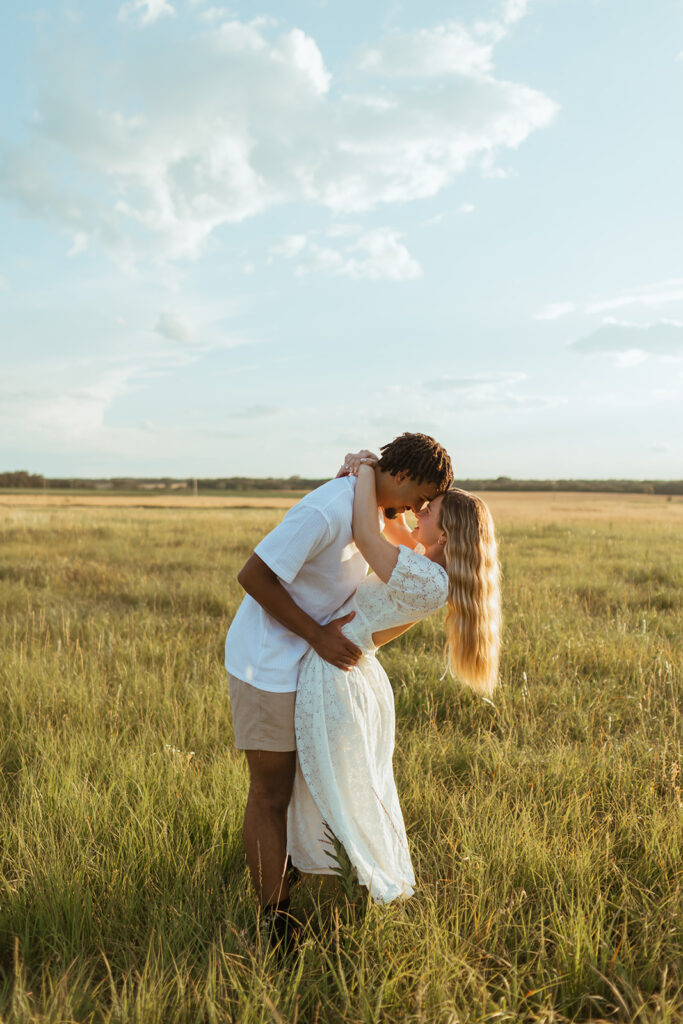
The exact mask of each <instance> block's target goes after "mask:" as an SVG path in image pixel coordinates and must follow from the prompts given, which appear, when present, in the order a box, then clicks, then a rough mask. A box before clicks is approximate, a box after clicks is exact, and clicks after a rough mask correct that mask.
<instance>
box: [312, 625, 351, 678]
mask: <svg viewBox="0 0 683 1024" xmlns="http://www.w3.org/2000/svg"><path fill="white" fill-rule="evenodd" d="M355 614H356V613H355V612H349V614H348V615H342V617H341V618H339V619H332V622H328V623H327V625H326V626H321V627H320V631H319V633H318V636H317V637H316V639H315V641H314V642H312V643H311V647H312V648H313V650H314V651H315V652H316V654H319V655H320V657H321V658H322V659H323V660H324V661H329V663H330V665H334V666H335V667H336V668H341V669H343V670H344V671H345V672H348V671H349V670H350V669H352V668H353V667H354V665H356V664H357V663H358V662H359V661H360V657H361V655H362V653H363V652H362V651H361V650H360V648H359V647H356V645H355V644H354V643H351V641H350V640H347V638H346V637H345V636H344V634H343V633H342V631H341V628H342V626H345V625H346V623H347V622H350V621H351V619H352V618H353V617H354V615H355Z"/></svg>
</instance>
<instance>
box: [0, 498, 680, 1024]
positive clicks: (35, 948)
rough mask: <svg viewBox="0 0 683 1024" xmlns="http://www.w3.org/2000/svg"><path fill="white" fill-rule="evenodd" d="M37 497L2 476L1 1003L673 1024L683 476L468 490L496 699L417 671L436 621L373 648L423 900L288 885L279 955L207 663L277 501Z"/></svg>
mask: <svg viewBox="0 0 683 1024" xmlns="http://www.w3.org/2000/svg"><path fill="white" fill-rule="evenodd" d="M24 497H25V496H24ZM41 498H42V496H36V498H35V500H34V501H33V503H32V504H30V503H28V502H27V501H23V502H14V503H13V502H10V501H8V500H7V496H2V497H1V498H0V534H1V540H2V548H1V552H0V608H1V615H0V630H1V634H0V1021H1V1022H3V1024H9V1022H28V1021H36V1022H38V1021H40V1022H48V1021H49V1022H57V1021H93V1022H94V1021H107V1022H112V1024H113V1022H124V1021H134V1020H135V1021H145V1022H156V1021H158V1022H159V1024H169V1022H175V1021H182V1022H194V1021H202V1022H204V1021H206V1022H212V1021H216V1022H222V1021H232V1020H234V1021H244V1022H252V1021H253V1022H256V1021H263V1022H281V1021H287V1022H291V1024H293V1022H294V1021H297V1022H299V1024H303V1022H306V1024H308V1022H319V1024H326V1022H328V1021H330V1022H338V1021H339V1022H341V1021H354V1022H355V1021H359V1022H360V1021H367V1022H370V1021H387V1022H395V1024H404V1022H415V1024H417V1022H429V1024H431V1022H439V1024H456V1022H460V1024H466V1022H470V1021H472V1022H475V1021H490V1022H496V1024H498V1022H508V1021H509V1022H513V1021H515V1022H516V1021H529V1022H537V1021H538V1022H541V1021H544V1022H562V1021H567V1020H572V1021H573V1020H601V1019H604V1020H619V1021H627V1020H629V1021H630V1020H638V1021H642V1022H659V1021H664V1022H666V1021H670V1022H672V1024H673V1022H676V1024H678V1022H680V1020H681V1017H682V1016H683V977H682V972H681V951H682V948H683V943H682V942H681V938H682V935H681V932H682V921H683V913H682V910H683V906H682V903H683V901H682V899H681V881H682V878H681V835H682V830H681V814H682V811H681V806H682V802H683V798H682V795H681V787H682V783H681V774H680V772H681V708H680V700H681V660H682V659H681V647H682V637H681V607H680V595H681V584H682V583H683V502H681V501H680V499H673V500H672V501H666V499H664V498H652V497H647V496H641V495H633V496H628V495H610V496H604V497H601V496H598V495H593V494H591V495H580V494H576V495H564V496H563V495H555V494H539V495H512V494H501V495H492V496H491V505H492V508H493V511H494V514H495V515H496V518H497V522H498V526H499V534H500V538H501V556H502V563H503V570H504V612H505V649H504V658H503V663H502V681H501V687H500V689H499V691H498V693H497V695H496V697H495V701H494V702H493V703H486V702H483V701H481V700H479V699H476V698H474V697H472V696H471V695H470V694H469V693H467V692H464V691H463V690H462V689H461V688H460V687H458V685H457V684H454V683H453V682H451V681H449V680H448V679H445V678H444V679H442V678H441V676H442V673H443V658H442V654H441V645H442V641H443V637H442V628H441V617H440V616H434V617H433V618H432V619H431V620H429V621H427V622H425V623H422V624H420V625H419V626H417V627H416V628H415V629H414V630H413V631H412V632H410V633H408V634H407V635H406V636H405V637H403V638H401V639H400V640H398V641H397V642H395V644H393V645H391V646H389V647H387V648H386V649H385V650H384V652H382V654H381V658H382V660H383V662H384V664H385V666H386V668H387V671H388V673H389V677H390V679H391V681H392V683H393V686H394V692H395V696H396V710H397V751H396V756H395V771H396V776H397V782H398V787H399V792H400V794H401V798H402V804H403V809H404V814H405V818H406V825H407V828H408V835H409V840H410V842H411V850H412V855H413V862H414V866H415V870H416V874H417V877H418V887H417V892H416V895H415V897H413V899H412V900H410V901H408V902H407V903H406V904H403V905H391V906H389V907H388V908H378V907H375V906H374V905H367V903H366V902H365V901H364V900H363V899H362V898H360V899H355V900H352V901H350V900H349V899H348V898H347V897H346V896H345V895H344V893H343V892H342V890H341V887H340V885H339V883H338V882H336V881H335V880H329V879H328V880H326V881H324V882H320V881H319V880H317V879H313V878H312V879H309V880H307V881H306V882H305V883H304V884H303V885H302V886H301V887H299V888H298V889H297V890H295V894H294V899H293V903H294V904H295V906H296V907H297V908H298V909H299V910H300V911H301V913H302V914H307V915H309V916H310V919H311V925H310V928H309V929H308V935H307V938H306V941H305V942H304V945H303V947H302V951H301V954H300V956H299V957H298V958H296V959H294V960H292V961H290V962H287V963H285V964H281V963H279V962H278V961H276V960H274V959H273V958H272V956H266V955H265V953H264V951H263V950H262V949H261V948H260V946H259V943H258V940H257V933H256V931H255V928H254V924H255V914H254V903H253V899H252V896H251V892H250V888H249V884H248V879H247V873H246V868H245V863H244V858H243V852H242V848H241V837H240V830H241V816H242V810H243V805H244V801H245V796H246V773H245V769H244V765H243V763H242V761H241V756H240V755H238V754H236V753H235V751H234V750H233V747H232V734H231V725H230V709H229V704H228V700H227V692H226V683H225V676H224V670H223V668H222V660H223V642H224V637H225V632H226V628H227V625H228V623H229V621H230V619H231V616H232V615H233V613H234V611H235V609H236V607H237V605H238V603H239V600H240V591H239V587H238V585H237V583H236V581H235V572H236V570H237V569H238V568H239V566H240V565H241V564H242V562H243V561H244V559H245V558H246V556H247V555H248V553H249V552H250V550H251V549H252V547H253V545H254V544H255V543H256V541H257V540H258V539H259V538H260V537H261V536H262V535H263V533H265V532H266V531H267V530H268V529H270V528H271V527H272V526H274V525H275V523H276V522H277V521H278V520H279V518H280V517H281V515H282V508H268V507H264V505H263V503H262V504H261V505H260V506H257V507H254V508H250V509H241V508H230V507H227V506H226V505H219V506H216V505H214V504H213V503H211V502H209V503H208V504H206V503H204V502H205V499H202V498H201V497H200V498H199V499H198V502H199V507H197V501H195V502H192V500H191V499H188V498H187V497H185V498H184V499H182V500H183V504H184V505H185V506H188V507H186V508H183V507H173V506H171V507H155V508H136V507H126V506H125V505H123V506H121V505H120V504H119V503H116V505H114V503H113V501H112V500H111V499H110V500H109V502H108V506H109V507H107V506H106V505H105V506H97V505H90V506H89V507H88V503H87V502H86V503H85V504H83V501H82V499H79V501H80V502H81V506H82V507H76V508H74V507H69V505H68V504H65V502H64V501H62V503H61V505H60V503H59V502H54V501H53V500H52V498H51V496H49V495H48V496H46V497H45V498H44V499H42V500H43V502H44V503H43V504H41ZM162 500H163V499H162ZM206 501H208V499H206ZM146 503H148V504H153V500H152V499H151V498H150V499H149V500H147V499H146ZM267 503H268V502H267V501H266V503H265V504H266V505H267Z"/></svg>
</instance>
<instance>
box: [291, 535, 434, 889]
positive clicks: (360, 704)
mask: <svg viewBox="0 0 683 1024" xmlns="http://www.w3.org/2000/svg"><path fill="white" fill-rule="evenodd" d="M447 593H448V577H447V575H446V572H445V570H444V569H442V568H441V566H439V565H437V564H436V563H435V562H431V561H430V560H429V559H428V558H425V557H424V556H423V555H419V554H417V553H416V552H414V551H411V550H410V548H407V547H400V548H399V554H398V561H397V563H396V566H395V568H394V571H393V572H392V574H391V578H390V579H389V581H388V583H382V581H381V580H380V579H378V578H377V576H375V575H371V576H368V577H367V579H366V580H364V581H363V582H362V583H361V585H360V586H359V587H358V590H357V591H356V593H355V594H354V595H353V597H351V598H350V599H349V600H348V601H347V602H346V604H344V605H343V606H342V607H341V608H340V609H339V611H338V612H336V613H335V618H336V617H337V616H339V615H345V614H347V613H348V612H350V611H355V613H356V615H355V618H354V619H352V620H351V622H349V623H347V624H346V625H345V626H344V629H343V631H344V634H345V635H346V636H347V637H348V638H349V639H350V640H353V642H354V643H355V644H357V645H358V646H359V647H360V648H361V650H362V651H363V656H362V658H361V659H360V661H359V662H358V664H357V665H356V667H355V668H353V669H352V670H351V671H350V672H344V671H342V670H341V669H338V668H335V667H334V665H330V664H329V662H327V661H324V660H323V659H322V658H321V657H320V656H319V655H317V654H316V653H315V651H313V650H311V651H309V652H308V654H307V655H306V656H305V658H304V659H303V661H302V663H301V671H300V673H299V683H298V689H297V697H296V717H295V723H296V742H297V754H298V758H297V769H296V778H295V782H294V791H293V794H292V799H291V802H290V805H289V811H288V815H287V845H288V850H289V853H290V855H291V858H292V862H293V863H294V864H295V865H296V867H298V868H299V869H300V870H301V871H306V872H314V873H316V874H331V873H333V872H334V868H335V866H336V865H335V861H334V860H333V859H332V857H331V854H332V853H333V852H334V849H333V846H332V844H331V842H330V840H329V837H328V836H326V834H325V833H326V830H328V831H329V832H331V833H333V835H335V836H336V837H337V839H338V840H340V842H341V843H342V844H343V846H344V849H345V850H346V853H347V854H348V857H349V860H350V861H351V864H352V865H353V867H354V869H355V871H356V874H357V876H358V880H359V882H360V883H361V884H362V885H365V886H367V887H368V888H369V890H370V892H371V894H372V897H373V898H374V899H375V900H376V901H377V902H379V903H388V902H389V901H390V900H393V899H396V898H397V897H403V898H405V897H408V896H411V895H412V893H413V885H414V884H415V875H414V873H413V866H412V864H411V861H410V853H409V851H408V843H407V840H406V832H405V826H404V824H403V815H402V813H401V807H400V804H399V800H398V794H397V792H396V785H395V783H394V774H393V769H392V756H393V752H394V723H395V720H394V695H393V692H392V689H391V686H390V685H389V679H388V677H387V674H386V672H385V671H384V669H383V668H382V666H381V665H380V663H379V662H378V661H377V658H376V657H375V653H376V648H375V646H374V645H373V642H372V634H373V633H376V632H378V631H379V630H382V629H388V628H390V627H391V626H399V625H404V624H405V623H407V622H415V621H416V620H417V619H421V618H424V617H425V616H426V615H429V613H430V612H433V611H434V610H435V609H437V608H439V607H441V605H443V604H445V602H446V596H447Z"/></svg>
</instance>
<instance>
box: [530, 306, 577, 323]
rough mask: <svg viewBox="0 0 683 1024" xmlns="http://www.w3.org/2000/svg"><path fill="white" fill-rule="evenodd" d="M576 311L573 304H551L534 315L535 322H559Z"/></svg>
mask: <svg viewBox="0 0 683 1024" xmlns="http://www.w3.org/2000/svg"><path fill="white" fill-rule="evenodd" d="M575 309H576V306H575V305H574V303H573V302H549V303H548V305H547V306H543V307H542V309H539V311H538V313H535V314H534V320H558V319H559V318H560V317H561V316H566V315H567V313H573V312H574V310H575Z"/></svg>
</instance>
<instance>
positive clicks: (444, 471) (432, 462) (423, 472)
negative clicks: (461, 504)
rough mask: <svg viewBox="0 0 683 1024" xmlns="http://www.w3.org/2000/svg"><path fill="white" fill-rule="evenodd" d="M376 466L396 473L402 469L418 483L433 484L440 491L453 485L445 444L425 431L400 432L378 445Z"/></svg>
mask: <svg viewBox="0 0 683 1024" xmlns="http://www.w3.org/2000/svg"><path fill="white" fill-rule="evenodd" d="M380 452H381V453H382V457H381V458H380V460H379V463H378V465H379V468H380V469H381V470H383V471H384V472H385V473H391V475H392V476H395V475H396V474H397V473H405V474H406V476H409V477H410V479H411V480H415V481H417V483H419V484H421V483H428V484H434V485H435V486H436V487H438V489H439V491H447V490H448V488H449V487H452V486H453V468H452V466H451V460H450V456H449V455H448V452H447V451H446V449H445V448H442V446H441V445H440V444H439V442H438V441H435V440H434V438H433V437H429V435H428V434H407V433H406V434H401V436H400V437H396V438H394V440H393V441H390V442H389V444H385V445H382V447H381V448H380Z"/></svg>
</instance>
